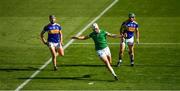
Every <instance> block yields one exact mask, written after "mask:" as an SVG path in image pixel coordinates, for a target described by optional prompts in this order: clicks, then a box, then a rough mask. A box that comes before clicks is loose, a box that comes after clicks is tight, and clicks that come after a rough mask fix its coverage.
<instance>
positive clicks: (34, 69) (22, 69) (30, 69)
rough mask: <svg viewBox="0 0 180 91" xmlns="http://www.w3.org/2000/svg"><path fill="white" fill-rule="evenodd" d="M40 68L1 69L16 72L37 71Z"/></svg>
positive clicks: (1, 69)
mask: <svg viewBox="0 0 180 91" xmlns="http://www.w3.org/2000/svg"><path fill="white" fill-rule="evenodd" d="M36 70H38V68H34V67H27V68H0V71H5V72H14V71H36Z"/></svg>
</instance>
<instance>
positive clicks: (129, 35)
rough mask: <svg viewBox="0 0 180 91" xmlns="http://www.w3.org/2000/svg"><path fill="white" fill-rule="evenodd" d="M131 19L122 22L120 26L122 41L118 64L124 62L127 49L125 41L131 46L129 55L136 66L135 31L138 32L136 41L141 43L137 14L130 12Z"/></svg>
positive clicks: (132, 63)
mask: <svg viewBox="0 0 180 91" xmlns="http://www.w3.org/2000/svg"><path fill="white" fill-rule="evenodd" d="M128 17H129V19H128V20H126V21H125V22H123V23H122V25H121V28H120V35H121V36H123V37H121V43H120V51H119V60H118V63H117V66H120V64H121V63H122V57H123V53H124V49H125V42H126V43H127V45H128V48H129V56H130V60H131V66H134V32H135V34H136V42H137V43H139V31H138V23H137V22H136V21H135V14H134V13H129V15H128Z"/></svg>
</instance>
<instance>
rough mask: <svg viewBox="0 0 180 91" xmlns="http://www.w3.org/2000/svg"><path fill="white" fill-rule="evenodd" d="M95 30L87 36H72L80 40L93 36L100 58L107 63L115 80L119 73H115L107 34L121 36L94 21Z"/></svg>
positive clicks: (114, 36)
mask: <svg viewBox="0 0 180 91" xmlns="http://www.w3.org/2000/svg"><path fill="white" fill-rule="evenodd" d="M92 30H93V32H92V33H90V34H89V35H87V36H78V37H72V39H78V40H85V39H89V38H92V39H93V40H94V43H95V50H96V52H97V54H98V56H99V58H100V59H101V60H102V61H103V62H104V63H105V64H106V67H107V68H108V70H109V71H110V72H111V74H112V75H113V76H114V79H115V80H118V78H117V75H116V74H115V72H114V70H113V68H112V66H111V63H112V60H111V52H110V49H109V47H108V45H107V40H106V36H108V37H112V38H118V37H119V36H118V35H116V34H111V33H108V32H106V31H104V30H102V29H99V27H98V25H97V23H94V24H93V25H92Z"/></svg>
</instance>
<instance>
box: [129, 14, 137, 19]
mask: <svg viewBox="0 0 180 91" xmlns="http://www.w3.org/2000/svg"><path fill="white" fill-rule="evenodd" d="M135 16H136V15H135V14H134V13H129V14H128V17H129V18H135Z"/></svg>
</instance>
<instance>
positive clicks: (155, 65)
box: [59, 64, 180, 67]
mask: <svg viewBox="0 0 180 91" xmlns="http://www.w3.org/2000/svg"><path fill="white" fill-rule="evenodd" d="M121 66H122V67H124V66H127V67H131V66H130V64H129V65H128V64H122V65H121ZM121 66H120V67H121ZM59 67H106V65H105V64H101V65H100V64H96V65H94V64H61V65H59ZM112 67H117V65H115V64H113V65H112ZM134 67H180V65H173V64H166V65H164V64H135V65H134Z"/></svg>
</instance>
